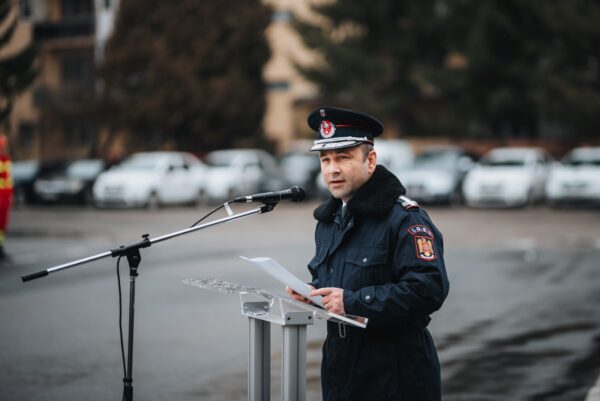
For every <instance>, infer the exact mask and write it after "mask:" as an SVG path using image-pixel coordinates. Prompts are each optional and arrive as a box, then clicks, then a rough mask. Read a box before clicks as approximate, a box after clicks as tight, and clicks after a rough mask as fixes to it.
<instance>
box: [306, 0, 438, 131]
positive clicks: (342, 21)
mask: <svg viewBox="0 0 600 401" xmlns="http://www.w3.org/2000/svg"><path fill="white" fill-rule="evenodd" d="M438 3H439V2H438V1H436V0H422V1H398V0H378V1H376V2H370V3H365V2H364V1H361V0H338V1H334V2H325V3H322V4H318V5H314V6H313V11H314V12H315V13H316V14H317V15H318V16H319V18H315V19H313V20H311V21H296V22H295V27H296V29H297V30H298V32H299V33H300V34H301V36H302V38H303V40H304V42H305V43H306V45H307V47H309V48H311V49H316V50H318V52H319V53H320V55H321V56H322V62H321V63H318V64H316V65H313V66H308V67H306V66H304V67H301V66H298V67H299V69H300V71H301V72H302V73H303V75H304V76H305V77H306V78H307V79H308V80H310V81H312V82H314V83H316V84H317V85H318V87H319V88H320V92H321V96H322V101H323V102H325V103H331V104H341V105H345V106H347V107H354V108H356V109H360V110H364V111H367V112H370V113H373V114H374V115H376V116H378V117H379V118H381V119H383V120H385V121H386V122H387V123H392V124H393V125H396V126H397V127H398V128H399V129H400V130H401V131H407V132H414V131H415V129H418V126H419V121H418V114H417V113H416V111H415V106H416V105H417V104H418V103H419V102H421V101H422V100H424V99H425V98H426V96H424V95H423V94H424V93H427V91H428V90H429V89H430V88H429V87H428V83H427V81H426V79H425V78H426V74H427V71H428V70H430V69H431V68H432V66H437V65H440V64H441V63H442V62H443V56H444V46H443V43H444V42H443V36H444V35H443V32H442V30H441V28H442V27H441V25H440V20H441V18H442V16H443V13H442V11H443V10H441V9H440V8H439V5H438Z"/></svg>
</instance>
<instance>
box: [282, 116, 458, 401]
mask: <svg viewBox="0 0 600 401" xmlns="http://www.w3.org/2000/svg"><path fill="white" fill-rule="evenodd" d="M308 125H309V126H310V127H311V128H312V129H313V130H315V131H316V132H317V139H316V140H315V142H314V146H313V147H312V148H311V150H312V151H318V152H320V160H321V174H322V178H323V180H324V182H325V183H326V184H327V187H328V189H329V191H330V192H331V195H332V196H331V198H330V199H329V200H327V201H326V202H325V203H323V204H322V205H320V206H319V207H318V208H317V209H316V210H315V211H314V217H315V218H316V219H317V221H318V223H317V227H316V232H315V243H316V253H315V256H314V257H313V259H312V260H311V261H310V263H309V265H308V268H309V270H310V273H311V275H312V277H313V281H312V283H311V284H312V285H313V287H314V288H315V290H314V291H313V292H312V294H311V295H322V296H323V302H324V305H325V307H326V309H327V310H329V311H332V312H335V313H338V314H350V315H355V316H362V317H366V318H368V319H369V321H368V325H367V328H366V329H360V328H355V327H351V326H347V325H344V324H337V323H332V322H328V324H327V338H326V340H325V344H324V345H323V361H322V365H321V385H322V391H323V400H324V401H341V400H344V401H354V400H356V401H366V400H369V401H377V400H398V401H400V400H402V401H409V400H440V399H441V384H440V382H441V380H440V365H439V361H438V358H437V353H436V350H435V346H434V344H433V341H432V338H431V335H430V334H429V331H428V330H427V328H426V327H427V325H428V323H429V321H430V317H429V315H430V314H431V313H433V312H434V311H436V310H438V309H439V308H440V307H441V305H442V303H443V301H444V299H445V298H446V295H447V294H448V278H447V275H446V269H445V266H444V260H443V246H442V235H441V233H440V232H439V231H438V229H437V228H436V227H435V226H434V225H433V223H432V222H431V219H430V218H429V216H428V215H427V213H426V212H425V211H424V210H423V209H421V208H420V207H419V206H418V205H417V204H416V203H415V202H413V201H411V200H410V199H408V198H406V197H405V196H404V194H405V192H406V191H405V189H404V187H403V186H402V184H401V183H400V181H399V180H398V178H396V176H394V175H393V174H392V173H390V172H389V171H388V170H387V169H385V167H383V166H378V165H377V155H376V153H375V151H374V150H373V138H374V137H376V136H377V135H379V134H381V133H382V131H383V125H382V124H381V123H380V122H379V121H378V120H376V119H375V118H373V117H372V116H370V115H368V114H365V113H358V112H354V111H351V110H345V109H338V108H332V107H321V108H318V109H315V110H314V111H312V112H311V113H310V115H309V117H308ZM288 291H289V292H290V294H291V295H292V296H293V297H294V298H295V299H298V300H304V299H303V298H302V297H301V296H300V295H299V294H296V293H294V292H293V291H291V290H288ZM304 301H305V302H306V300H304Z"/></svg>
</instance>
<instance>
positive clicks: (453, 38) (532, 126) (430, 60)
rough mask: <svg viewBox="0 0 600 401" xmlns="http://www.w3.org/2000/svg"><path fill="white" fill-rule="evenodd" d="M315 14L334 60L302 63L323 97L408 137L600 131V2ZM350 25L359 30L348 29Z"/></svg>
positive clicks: (315, 37)
mask: <svg viewBox="0 0 600 401" xmlns="http://www.w3.org/2000/svg"><path fill="white" fill-rule="evenodd" d="M314 10H315V11H316V12H317V13H318V14H320V15H321V16H323V17H324V18H325V19H326V21H328V23H327V24H319V25H315V24H312V23H310V22H298V23H297V24H296V26H297V29H298V31H299V32H300V34H301V35H302V37H303V39H304V41H305V42H306V44H307V45H308V46H309V47H310V48H314V49H317V50H318V51H319V52H320V53H321V54H322V56H323V59H324V61H325V63H324V64H323V65H318V66H316V67H312V68H305V69H303V70H302V72H303V73H304V74H305V75H306V77H307V78H308V79H309V80H311V81H313V82H315V83H316V84H317V85H318V86H319V87H320V88H321V92H322V95H323V98H324V100H325V101H328V102H334V103H338V104H339V103H341V104H346V105H348V106H352V107H356V108H360V109H364V110H367V111H370V112H373V113H376V115H378V116H380V117H382V118H383V119H384V120H386V121H391V122H393V123H395V124H398V125H399V126H400V127H401V128H405V131H408V133H410V134H418V133H427V134H436V133H442V134H454V135H465V133H466V132H467V131H469V130H471V131H474V133H475V134H476V135H481V134H486V133H487V134H488V135H494V136H505V137H509V136H510V137H514V136H522V137H536V136H539V135H540V134H543V132H542V130H543V129H544V126H555V127H560V129H561V130H562V131H563V132H570V133H572V134H573V135H575V136H578V137H584V136H593V135H597V134H595V133H597V132H598V129H600V117H598V113H597V110H599V107H600V67H599V63H600V60H599V57H600V24H599V22H600V3H599V2H597V1H591V0H572V1H560V0H551V1H543V2H531V1H528V0H502V1H498V0H480V1H468V0H437V1H428V0H427V1H419V2H410V1H394V0H382V1H377V2H374V3H369V4H368V5H367V4H366V3H364V2H363V1H360V0H338V1H336V2H332V3H329V4H325V5H320V6H318V7H315V8H314ZM345 27H358V28H359V29H355V30H354V32H359V34H356V35H339V32H340V31H344V30H346V32H348V30H347V28H345ZM351 31H352V30H351Z"/></svg>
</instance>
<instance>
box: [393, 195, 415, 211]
mask: <svg viewBox="0 0 600 401" xmlns="http://www.w3.org/2000/svg"><path fill="white" fill-rule="evenodd" d="M396 202H398V203H399V204H401V205H402V207H403V208H404V209H406V210H417V209H420V208H421V207H420V206H419V204H418V203H417V202H415V201H414V200H412V199H410V198H407V197H406V196H404V195H400V196H399V197H398V199H396Z"/></svg>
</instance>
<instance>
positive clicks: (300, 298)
mask: <svg viewBox="0 0 600 401" xmlns="http://www.w3.org/2000/svg"><path fill="white" fill-rule="evenodd" d="M309 287H310V288H311V289H312V290H314V289H315V287H313V286H312V285H309ZM285 290H286V291H287V293H288V294H289V296H290V297H291V298H292V299H293V300H294V301H300V302H304V303H305V304H309V305H312V301H311V300H310V299H306V298H304V297H303V296H302V295H300V294H298V293H297V292H296V291H294V290H292V289H291V288H290V287H285Z"/></svg>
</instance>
